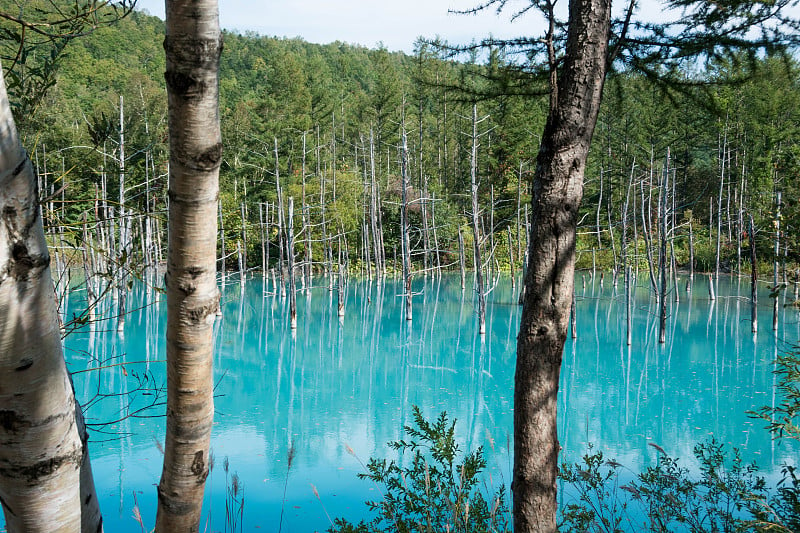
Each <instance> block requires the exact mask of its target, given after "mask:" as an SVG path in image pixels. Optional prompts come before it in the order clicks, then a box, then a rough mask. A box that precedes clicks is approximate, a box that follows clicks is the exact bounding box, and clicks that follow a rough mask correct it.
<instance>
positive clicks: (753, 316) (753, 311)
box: [747, 215, 758, 333]
mask: <svg viewBox="0 0 800 533" xmlns="http://www.w3.org/2000/svg"><path fill="white" fill-rule="evenodd" d="M749 230H750V231H748V232H747V233H748V235H749V237H750V322H751V329H752V332H753V333H758V267H757V263H756V233H755V224H753V215H749Z"/></svg>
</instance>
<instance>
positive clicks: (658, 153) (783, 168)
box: [11, 12, 800, 275]
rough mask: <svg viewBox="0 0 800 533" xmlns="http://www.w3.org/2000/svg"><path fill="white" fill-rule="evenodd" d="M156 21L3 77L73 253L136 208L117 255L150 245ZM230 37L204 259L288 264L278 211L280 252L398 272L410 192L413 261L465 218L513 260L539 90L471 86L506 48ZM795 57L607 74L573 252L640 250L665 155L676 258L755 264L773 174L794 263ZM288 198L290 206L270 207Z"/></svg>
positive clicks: (617, 258) (543, 108)
mask: <svg viewBox="0 0 800 533" xmlns="http://www.w3.org/2000/svg"><path fill="white" fill-rule="evenodd" d="M162 31H163V22H162V21H160V20H159V19H157V18H155V17H152V16H148V15H146V14H143V13H139V12H135V13H133V14H132V15H131V16H129V17H127V18H125V19H123V20H122V21H120V22H119V23H118V24H116V25H114V26H109V27H102V28H99V29H98V30H97V31H95V32H93V33H92V34H91V35H89V36H87V37H86V38H84V39H80V40H77V41H75V42H73V43H70V45H69V47H67V48H66V49H65V50H64V51H63V52H62V53H63V56H64V57H63V59H62V61H61V63H60V65H59V70H58V73H57V76H56V77H55V79H54V80H53V81H52V83H53V86H52V87H51V88H50V89H49V90H48V91H47V93H46V96H45V97H44V98H42V99H41V101H33V102H28V101H25V99H24V98H15V95H13V94H12V98H11V99H12V101H18V102H23V103H22V104H21V105H20V106H19V107H18V108H17V109H16V118H17V121H18V124H19V127H20V130H21V134H22V136H23V139H24V142H25V143H26V146H31V149H30V150H31V152H32V158H33V160H34V163H35V165H36V167H37V170H38V175H39V176H40V177H41V179H42V181H43V183H42V187H43V190H45V191H47V192H48V196H49V199H48V203H47V220H48V221H49V222H50V223H49V225H48V227H49V231H50V232H53V235H54V237H53V238H57V239H59V242H58V243H57V246H56V249H57V250H61V251H63V252H64V256H65V257H66V258H67V259H69V258H76V255H77V254H76V251H77V250H79V249H80V248H81V243H82V242H83V239H84V234H85V233H84V232H85V231H86V230H87V228H88V232H89V234H91V235H94V236H95V237H94V239H96V240H95V241H94V242H92V243H91V244H90V248H92V247H94V246H98V247H100V248H102V249H104V250H114V251H117V252H118V251H119V249H118V248H117V247H118V246H119V243H120V242H121V241H119V235H117V236H116V237H115V235H114V233H117V234H119V232H120V231H121V230H120V229H119V227H118V225H117V222H116V221H117V220H129V221H130V222H129V223H130V224H131V227H129V228H123V229H124V233H125V236H124V237H123V239H124V240H127V241H128V244H127V246H128V248H129V251H128V255H129V256H130V257H129V258H128V259H127V260H130V261H131V263H132V264H137V265H143V266H147V265H155V264H157V263H158V262H159V261H160V258H161V257H162V256H163V252H162V249H163V246H164V243H165V238H166V235H165V232H166V227H165V224H164V217H163V214H164V212H165V209H166V203H167V198H166V194H165V191H166V186H167V177H166V176H167V163H166V162H167V155H166V142H167V136H166V135H167V134H166V130H165V128H166V118H165V117H166V103H165V101H164V98H163V91H164V89H163V75H162V73H163V70H164V64H163V61H164V59H163V54H162V53H161V45H160V37H159V35H160V34H161V32H162ZM224 42H225V53H224V54H223V55H222V58H221V65H220V112H221V123H222V127H223V138H224V140H225V150H224V154H223V166H222V168H221V178H220V180H221V193H220V213H219V225H220V239H219V242H220V245H219V246H220V249H219V257H220V269H222V268H225V269H227V270H237V271H238V270H247V269H261V268H262V267H263V266H264V265H267V270H268V269H270V268H274V267H275V266H276V265H278V264H279V262H281V261H283V262H282V263H280V264H284V265H285V260H286V259H285V258H283V257H282V252H281V250H282V249H283V248H284V247H283V246H279V242H282V241H281V239H285V238H286V229H285V227H286V226H287V225H288V224H290V223H292V222H293V228H294V230H293V231H294V236H293V239H294V241H295V254H296V255H297V258H296V259H295V262H296V263H297V265H298V266H299V267H300V268H302V270H303V271H304V272H306V275H310V273H311V272H331V271H333V270H336V269H338V267H335V266H333V265H334V264H338V263H339V262H343V261H346V265H347V269H348V270H350V271H352V272H355V273H360V274H362V275H367V274H368V273H371V275H379V274H376V273H378V272H380V273H381V274H380V275H382V273H386V272H399V271H400V270H401V266H399V265H400V263H401V259H402V257H401V248H402V243H401V242H400V241H401V235H402V234H403V232H402V231H401V211H402V206H403V202H404V201H405V202H406V203H407V205H408V209H407V212H408V238H409V247H410V249H409V253H410V260H411V263H412V267H411V268H412V269H413V270H414V271H415V272H418V273H420V274H424V275H426V274H429V273H431V272H433V271H436V270H439V269H451V270H458V269H459V265H460V259H459V257H460V255H461V256H465V258H464V257H462V258H461V263H465V264H466V265H467V266H468V267H469V268H470V269H471V268H473V254H474V250H475V249H476V248H474V247H473V241H474V240H475V237H476V236H477V239H478V242H479V245H480V249H481V250H484V251H483V252H482V256H483V257H482V260H481V263H482V268H484V269H489V271H492V272H496V271H498V270H509V268H516V269H520V268H522V267H523V265H522V262H523V256H524V253H523V251H524V249H525V239H526V238H525V235H526V232H525V224H526V205H528V203H529V200H530V186H531V175H532V171H533V167H534V165H535V159H536V150H537V148H538V138H537V136H538V135H539V133H538V132H539V131H540V130H541V128H542V125H543V124H544V120H545V117H546V112H547V101H546V97H544V96H542V97H539V98H535V99H532V98H530V97H523V96H514V95H503V96H500V97H497V98H488V97H487V96H486V95H488V94H490V93H491V88H490V87H489V85H490V84H491V83H494V82H492V81H490V80H493V79H494V78H495V77H496V76H492V72H495V73H496V72H499V71H500V70H501V69H502V66H503V64H504V62H505V61H506V60H505V59H504V58H503V56H502V55H501V54H500V53H499V52H496V51H490V52H489V55H488V56H487V57H486V61H485V62H482V61H481V58H478V57H474V58H473V61H472V62H464V61H463V60H462V61H456V60H453V59H448V58H447V57H442V56H443V55H445V54H444V53H443V52H441V51H439V52H437V48H436V46H435V44H436V43H433V44H430V43H425V42H419V43H418V45H417V52H416V54H415V55H413V56H409V55H404V54H401V53H390V52H388V51H387V50H385V49H376V50H370V49H366V48H363V47H358V46H354V45H349V44H346V43H332V44H329V45H316V44H310V43H307V42H304V41H302V40H301V39H285V38H270V37H262V36H258V35H254V34H237V33H230V32H226V33H225V34H224ZM26 68H32V67H26ZM796 72H797V65H796V63H795V61H794V60H793V59H792V58H788V59H787V58H785V57H762V58H759V59H758V61H757V64H755V65H751V64H750V63H748V62H746V61H744V60H742V61H741V62H739V63H734V62H730V63H720V64H716V65H715V66H714V70H713V71H712V72H708V73H705V74H706V75H707V76H708V77H709V79H708V80H707V83H705V84H698V83H696V82H693V80H692V79H691V77H690V76H691V73H687V74H686V76H687V79H686V86H684V87H677V88H675V87H668V88H665V87H663V86H660V85H659V84H657V83H654V82H653V83H651V82H648V80H647V79H645V78H644V77H643V76H637V75H633V74H624V73H622V74H618V75H613V76H612V77H611V78H610V80H609V82H608V87H607V89H606V90H607V95H606V98H605V99H604V102H603V105H602V108H601V111H600V117H599V119H598V126H597V132H596V134H595V138H594V141H593V144H592V148H591V151H590V154H589V160H588V163H587V170H586V183H585V196H584V202H583V204H582V207H581V216H580V226H579V240H578V267H579V268H593V267H595V268H606V269H615V270H616V268H617V267H618V266H619V265H620V264H621V260H622V249H623V247H631V250H630V252H628V255H629V260H630V261H633V262H635V263H636V264H637V265H643V266H644V265H647V264H648V263H654V262H655V261H654V259H653V258H654V257H656V258H657V257H658V252H657V251H656V249H655V248H656V244H655V241H656V240H657V237H655V236H654V237H652V238H649V235H650V234H651V233H653V232H658V231H660V230H659V227H660V226H659V223H658V220H659V217H661V216H662V212H661V211H660V210H659V198H660V194H661V192H660V191H662V189H663V187H662V184H663V183H662V182H663V176H664V169H665V168H668V174H669V175H668V178H667V181H668V186H667V190H666V196H665V202H664V205H665V206H666V211H665V212H663V215H664V216H665V217H666V218H667V219H668V227H667V232H668V240H669V245H670V247H671V250H673V251H671V252H670V253H671V254H673V255H674V264H675V265H676V267H677V268H679V269H682V270H689V269H694V270H696V271H704V272H720V271H722V272H738V273H741V272H745V271H747V272H749V266H748V265H749V260H750V255H749V251H747V249H748V247H749V243H748V237H747V235H748V231H749V230H748V219H747V217H748V216H749V215H752V216H753V221H754V230H755V243H756V257H757V260H758V261H760V262H763V263H764V264H765V265H768V266H767V267H765V268H762V269H761V271H762V272H764V273H767V272H768V269H769V266H771V263H772V259H773V257H772V255H773V247H774V245H775V235H774V231H773V229H772V228H773V225H774V220H775V218H776V205H777V204H776V195H777V193H778V192H782V197H781V198H782V204H781V223H782V232H783V234H782V237H781V238H780V248H781V256H782V257H781V262H782V264H785V263H786V262H787V261H788V263H789V265H793V264H796V262H797V260H798V255H797V254H798V251H797V246H796V236H795V235H796V231H794V228H796V227H797V223H798V221H797V217H798V216H800V215H799V214H798V209H797V191H798V186H797V183H796V180H797V176H798V164H799V163H798V145H797V127H798V124H800V121H798V117H797V113H799V112H800V111H799V110H800V106H798V102H797V99H798V98H800V97H799V96H798V94H800V93H798V90H797V89H798V87H797V83H798V82H797V74H796ZM32 77H33V75H32ZM726 80H737V81H736V82H735V83H733V84H731V83H726ZM465 84H466V85H468V86H467V87H466V88H465V87H464V85H465ZM481 84H483V85H486V87H485V91H482V87H481ZM473 106H474V107H475V115H474V116H473ZM34 111H35V112H34ZM28 117H30V118H28ZM45 125H46V126H47V127H43V126H45ZM403 135H405V137H406V141H405V142H406V149H405V150H406V151H405V153H406V159H407V164H406V177H407V179H408V184H407V186H406V187H405V194H406V197H405V200H404V198H403V192H404V187H403V178H402V172H401V159H402V158H401V152H402V137H403ZM473 147H474V149H475V150H474V156H473ZM667 154H670V155H669V156H668V155H667ZM667 157H668V158H669V159H668V163H667V166H666V167H665V158H667ZM471 165H474V167H475V178H476V179H475V184H476V186H477V194H476V204H475V205H477V213H476V216H477V225H476V228H477V229H476V230H473V229H472V225H473V223H472V220H471V217H472V212H473V211H474V209H473V203H472V202H473V200H472V185H471V181H470V175H471V170H470V167H471ZM279 191H280V194H279ZM289 197H293V199H294V214H293V218H294V220H293V221H289V220H282V218H281V216H280V213H281V207H280V206H281V205H283V210H284V211H285V209H286V205H287V204H288V198H289ZM128 214H130V215H132V216H130V217H128V216H127V215H128ZM285 216H286V215H284V217H285ZM126 224H127V222H126ZM373 226H374V227H373ZM626 226H627V230H625V231H629V232H630V235H623V233H624V231H623V228H624V227H626ZM459 234H461V239H462V241H463V242H462V244H460V245H459V242H460V241H459ZM690 234H691V235H692V239H694V240H695V241H694V242H693V243H692V246H690V238H689V236H690ZM56 235H58V237H56ZM98 239H102V240H98ZM115 239H116V240H115ZM623 239H625V244H624V245H623ZM690 248H693V250H690ZM459 250H461V252H460V251H459ZM101 255H104V257H105V258H106V259H107V258H109V257H111V258H114V257H118V254H113V253H112V254H101ZM690 255H691V257H690ZM134 258H135V259H134ZM98 261H99V260H98ZM100 268H101V269H102V267H100ZM787 270H788V271H789V275H791V270H792V267H791V266H789V267H788V268H787ZM282 271H285V267H284V268H282V269H279V272H282Z"/></svg>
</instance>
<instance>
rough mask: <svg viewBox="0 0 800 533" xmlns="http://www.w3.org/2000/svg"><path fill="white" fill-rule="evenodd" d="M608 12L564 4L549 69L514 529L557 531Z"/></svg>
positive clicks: (526, 311) (594, 1)
mask: <svg viewBox="0 0 800 533" xmlns="http://www.w3.org/2000/svg"><path fill="white" fill-rule="evenodd" d="M610 13H611V2H610V0H572V1H571V2H570V14H569V19H570V20H569V30H568V34H567V43H566V52H565V55H564V57H563V59H562V63H561V70H560V74H559V76H558V79H557V80H556V79H555V76H553V82H552V84H551V96H550V112H549V115H548V117H547V122H546V124H545V128H544V133H543V135H542V142H541V146H540V148H539V155H538V156H537V161H536V172H535V175H534V190H533V197H532V199H531V207H532V223H531V229H530V240H529V245H528V261H529V263H528V270H527V272H526V275H525V289H526V290H525V298H524V303H523V308H522V319H521V324H520V332H519V336H518V338H517V368H516V375H515V391H514V481H513V485H512V488H513V491H514V510H513V514H514V530H515V531H516V532H517V533H528V532H532V531H537V532H538V531H547V532H554V531H556V512H557V509H558V503H557V500H556V474H557V470H558V450H559V444H558V433H557V423H556V422H557V416H556V407H557V395H558V380H559V373H560V371H561V356H562V352H563V349H564V342H565V341H566V336H567V325H568V319H569V311H570V307H571V300H572V291H573V285H574V271H575V228H576V224H577V216H578V207H579V206H580V202H581V199H582V196H583V175H584V170H585V166H586V156H587V153H588V150H589V144H590V142H591V138H592V133H593V132H594V126H595V124H596V122H597V113H598V110H599V107H600V98H601V94H602V91H603V83H604V80H605V73H606V63H607V60H608V58H607V48H608V35H609V26H610ZM550 35H552V33H551V34H550ZM551 68H555V53H554V52H551Z"/></svg>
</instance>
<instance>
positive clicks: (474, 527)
mask: <svg viewBox="0 0 800 533" xmlns="http://www.w3.org/2000/svg"><path fill="white" fill-rule="evenodd" d="M413 416H414V426H413V427H412V426H406V427H405V428H404V430H405V433H406V435H408V437H409V438H410V440H408V441H406V440H398V441H394V442H390V443H389V447H390V448H392V449H394V450H397V452H398V453H399V454H400V455H401V456H403V455H404V454H406V453H411V454H412V458H411V464H410V466H400V465H399V464H398V463H397V462H396V461H389V462H387V461H386V459H374V458H373V459H370V460H369V463H368V464H367V473H364V474H359V477H360V478H362V479H368V480H371V481H372V482H374V483H375V484H376V485H377V486H378V487H379V488H380V489H381V493H382V498H381V500H379V501H368V502H366V505H367V507H368V508H369V509H370V510H371V511H374V512H375V513H376V517H375V518H374V519H373V520H371V521H369V522H365V521H361V522H360V523H359V524H357V525H356V524H352V523H350V522H348V521H347V520H344V519H342V518H337V519H336V520H334V524H333V526H332V527H331V528H329V529H328V531H330V532H337V533H356V532H358V533H378V532H387V531H396V532H399V533H412V532H420V533H421V532H440V531H441V532H444V531H448V532H453V533H455V532H462V533H467V532H470V533H472V532H474V533H484V532H486V533H489V532H507V531H510V525H509V512H508V504H507V497H506V492H505V488H504V487H500V489H499V490H497V492H495V493H494V494H492V495H491V496H489V495H488V494H484V490H485V489H484V488H482V483H481V476H480V474H481V472H482V471H483V469H484V468H485V467H486V460H485V459H484V456H483V449H482V448H481V447H479V448H478V449H477V450H476V451H475V452H472V453H468V454H466V455H464V456H463V457H462V456H460V454H459V447H458V444H457V443H456V438H455V424H456V421H455V420H453V421H452V422H450V421H449V420H448V418H447V413H444V412H443V413H441V414H440V415H439V416H438V418H437V419H436V421H435V422H433V423H430V422H428V421H427V420H425V418H424V417H423V416H422V412H421V411H420V409H419V408H418V407H416V406H414V408H413ZM487 496H488V497H487Z"/></svg>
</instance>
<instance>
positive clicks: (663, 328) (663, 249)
mask: <svg viewBox="0 0 800 533" xmlns="http://www.w3.org/2000/svg"><path fill="white" fill-rule="evenodd" d="M668 182H669V148H667V158H666V160H665V161H664V178H663V180H662V183H661V195H660V198H659V204H660V205H659V213H658V217H659V222H660V224H661V231H660V232H659V243H660V246H659V252H658V279H659V296H658V342H659V343H661V344H664V343H665V342H666V341H667V194H668V191H669V186H668Z"/></svg>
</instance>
